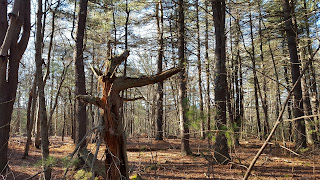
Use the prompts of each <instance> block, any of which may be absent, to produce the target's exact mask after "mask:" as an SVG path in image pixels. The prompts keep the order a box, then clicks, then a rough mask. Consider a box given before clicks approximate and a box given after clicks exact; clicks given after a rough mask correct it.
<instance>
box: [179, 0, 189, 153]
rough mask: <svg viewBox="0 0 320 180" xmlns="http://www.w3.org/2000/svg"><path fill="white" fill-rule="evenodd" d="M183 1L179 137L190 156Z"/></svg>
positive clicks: (181, 16) (180, 47)
mask: <svg viewBox="0 0 320 180" xmlns="http://www.w3.org/2000/svg"><path fill="white" fill-rule="evenodd" d="M183 7H184V1H183V0H178V9H177V11H178V58H179V67H180V68H181V69H182V70H181V71H180V72H179V77H180V79H179V117H180V136H181V152H182V153H183V154H187V155H190V154H192V152H191V149H190V144H189V137H190V134H189V127H188V126H189V125H188V123H189V120H188V117H187V112H188V99H187V73H186V68H187V60H186V59H185V56H184V48H185V47H184V46H185V41H184V36H185V33H184V10H183V9H184V8H183Z"/></svg>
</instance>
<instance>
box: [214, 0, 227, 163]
mask: <svg viewBox="0 0 320 180" xmlns="http://www.w3.org/2000/svg"><path fill="white" fill-rule="evenodd" d="M212 8H213V13H214V27H215V37H216V49H215V56H216V60H217V62H216V72H215V75H216V79H215V89H214V94H215V103H216V104H215V105H216V107H215V109H216V115H215V120H216V126H217V127H218V130H219V133H218V135H217V137H216V142H215V152H214V157H215V159H216V161H217V162H218V163H219V164H226V163H228V162H229V159H230V156H229V151H228V145H227V139H226V136H225V131H226V130H227V129H226V125H227V117H226V101H227V99H226V98H227V94H226V89H227V88H228V86H227V71H226V36H225V30H224V29H225V10H226V4H225V1H224V0H214V1H212Z"/></svg>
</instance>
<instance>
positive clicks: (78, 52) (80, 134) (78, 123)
mask: <svg viewBox="0 0 320 180" xmlns="http://www.w3.org/2000/svg"><path fill="white" fill-rule="evenodd" d="M87 5H88V0H80V5H79V6H80V7H79V12H78V20H77V23H78V26H77V30H76V47H75V49H74V55H73V58H74V62H75V81H76V83H75V95H76V96H77V95H85V94H86V84H85V73H84V64H83V48H84V46H83V38H84V32H85V28H86V18H87ZM75 103H76V105H75V143H76V144H78V143H80V142H81V140H82V138H84V136H85V134H86V131H87V128H86V124H87V113H86V106H85V104H84V103H82V102H80V101H78V100H76V102H75ZM85 144H86V141H83V143H82V144H81V145H80V148H83V147H85Z"/></svg>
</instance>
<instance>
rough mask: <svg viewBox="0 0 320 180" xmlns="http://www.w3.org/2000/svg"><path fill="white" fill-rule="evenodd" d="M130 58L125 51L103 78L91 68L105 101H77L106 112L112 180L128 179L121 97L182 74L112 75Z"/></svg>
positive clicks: (87, 98) (85, 97)
mask: <svg viewBox="0 0 320 180" xmlns="http://www.w3.org/2000/svg"><path fill="white" fill-rule="evenodd" d="M128 56H129V51H127V50H126V51H125V52H124V53H123V54H122V55H120V56H117V57H114V58H111V60H110V61H111V64H110V65H109V67H107V71H106V72H107V73H105V74H102V73H101V72H100V71H99V72H97V70H96V69H95V68H92V70H93V71H94V72H95V74H96V75H97V76H98V80H99V83H100V84H101V86H102V91H103V97H102V98H96V97H91V96H88V95H78V96H77V99H81V100H83V101H85V102H89V103H91V104H94V105H97V106H98V107H100V108H102V109H103V114H102V115H103V116H102V118H103V122H104V127H105V129H104V140H105V143H106V160H105V164H106V174H107V179H111V180H118V179H122V178H123V177H124V178H129V177H128V176H129V175H128V159H127V154H126V151H127V147H126V135H125V131H124V127H123V123H122V121H121V116H120V107H121V105H122V102H121V101H123V100H124V98H122V97H120V92H121V91H124V90H126V89H129V88H133V87H142V86H145V85H148V84H154V83H157V82H159V81H163V80H164V79H166V78H169V77H170V76H172V75H174V74H176V73H178V72H179V71H180V69H177V68H173V69H169V70H167V71H164V72H161V73H159V74H157V75H154V76H150V77H140V78H132V77H123V76H122V77H116V75H114V74H113V73H111V72H114V71H115V70H116V68H117V67H118V66H119V65H120V64H121V63H122V62H123V61H124V59H125V58H127V57H128ZM111 87H112V88H111ZM137 99H139V98H137ZM134 100H136V99H134Z"/></svg>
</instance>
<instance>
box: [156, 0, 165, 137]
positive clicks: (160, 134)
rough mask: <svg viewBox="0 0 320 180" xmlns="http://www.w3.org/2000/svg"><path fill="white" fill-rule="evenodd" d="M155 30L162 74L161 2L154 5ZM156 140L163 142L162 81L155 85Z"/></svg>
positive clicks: (159, 71)
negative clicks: (156, 31)
mask: <svg viewBox="0 0 320 180" xmlns="http://www.w3.org/2000/svg"><path fill="white" fill-rule="evenodd" d="M159 12H160V15H159ZM156 16H157V30H158V45H159V49H158V64H157V65H158V73H161V72H162V64H163V63H162V62H163V46H164V44H163V7H162V0H160V1H159V2H158V3H157V4H156ZM156 121H157V126H156V140H163V81H160V82H158V83H157V107H156Z"/></svg>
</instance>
